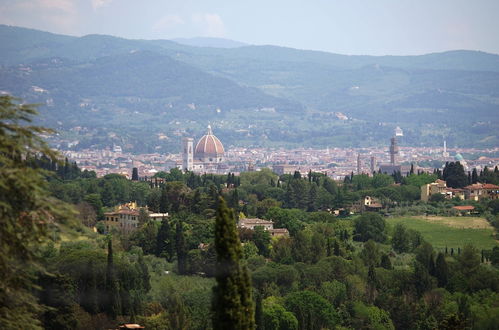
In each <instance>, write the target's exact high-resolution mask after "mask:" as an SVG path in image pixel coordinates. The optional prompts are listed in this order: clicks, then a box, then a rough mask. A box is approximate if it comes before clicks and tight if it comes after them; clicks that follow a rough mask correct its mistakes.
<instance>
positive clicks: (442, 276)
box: [435, 253, 449, 287]
mask: <svg viewBox="0 0 499 330" xmlns="http://www.w3.org/2000/svg"><path fill="white" fill-rule="evenodd" d="M435 277H436V278H437V281H438V286H439V287H445V286H446V285H447V281H448V278H449V268H448V266H447V261H445V256H444V254H443V253H439V254H438V255H437V260H436V261H435Z"/></svg>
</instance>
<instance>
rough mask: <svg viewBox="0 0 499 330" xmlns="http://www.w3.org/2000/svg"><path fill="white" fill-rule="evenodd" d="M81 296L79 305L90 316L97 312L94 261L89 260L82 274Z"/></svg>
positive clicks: (97, 299)
mask: <svg viewBox="0 0 499 330" xmlns="http://www.w3.org/2000/svg"><path fill="white" fill-rule="evenodd" d="M81 283H82V288H81V289H82V291H83V292H82V295H81V299H80V305H81V306H82V307H83V308H84V309H85V310H86V311H87V312H89V313H90V314H97V313H98V312H99V309H100V308H99V291H98V288H97V274H96V271H95V266H94V261H93V260H89V261H88V263H87V268H86V270H85V272H84V273H83V274H82V280H81Z"/></svg>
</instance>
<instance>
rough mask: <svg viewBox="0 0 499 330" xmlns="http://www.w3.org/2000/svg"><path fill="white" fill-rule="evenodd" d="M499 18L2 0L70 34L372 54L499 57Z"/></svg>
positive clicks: (415, 8) (431, 2) (243, 5)
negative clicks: (460, 52) (447, 53)
mask: <svg viewBox="0 0 499 330" xmlns="http://www.w3.org/2000/svg"><path fill="white" fill-rule="evenodd" d="M498 13H499V1H497V0H479V1H471V0H438V1H435V0H369V1H366V0H348V1H347V0H313V1H307V2H306V1H298V0H273V1H264V0H254V1H227V0H211V1H199V0H169V1H164V0H148V1H137V0H2V2H1V3H0V23H1V24H8V25H15V26H23V27H30V28H36V29H41V30H45V31H49V32H55V33H62V34H71V35H77V36H82V35H86V34H110V35H114V36H120V37H125V38H134V39H176V38H193V37H212V38H213V37H215V38H225V39H231V40H237V41H239V42H244V43H248V44H257V45H259V44H260V45H261V44H272V45H281V46H288V47H293V48H300V49H313V50H324V51H328V52H334V53H341V54H369V55H384V54H391V55H409V54H424V53H432V52H441V51H446V50H454V49H469V50H481V51H486V52H491V53H496V54H497V53H499V34H498V33H497V31H499V20H498V19H497V14H498ZM184 41H185V40H184ZM221 45H222V47H226V46H227V45H230V44H225V46H224V45H223V44H221ZM232 45H234V44H232ZM205 46H206V45H205ZM230 47H232V46H230Z"/></svg>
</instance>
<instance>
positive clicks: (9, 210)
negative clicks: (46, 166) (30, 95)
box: [0, 95, 72, 329]
mask: <svg viewBox="0 0 499 330" xmlns="http://www.w3.org/2000/svg"><path fill="white" fill-rule="evenodd" d="M36 113H37V112H36V110H35V109H34V108H33V106H31V105H28V104H21V102H20V101H19V100H17V99H14V98H12V97H10V96H7V95H2V96H0V269H1V271H0V323H1V324H2V327H4V328H10V329H29V328H39V327H40V322H39V321H38V320H37V316H36V314H37V313H38V312H40V306H39V305H38V302H37V300H36V298H35V297H34V296H33V289H34V288H33V279H35V278H36V276H35V275H36V274H37V272H35V259H36V251H37V250H38V249H39V244H40V243H41V242H42V241H43V240H44V238H45V236H46V233H47V229H48V228H50V226H51V224H52V222H53V221H54V220H58V221H61V222H65V221H66V220H67V218H68V217H69V216H71V215H72V211H71V210H69V209H67V208H66V207H64V206H63V204H62V203H60V202H59V201H57V200H56V199H55V198H53V197H52V196H51V195H50V194H49V193H48V192H47V188H46V184H45V181H44V177H45V174H46V172H45V171H43V170H42V169H40V168H34V167H33V166H31V165H32V164H31V163H30V156H31V155H34V154H40V155H44V156H45V157H46V158H48V159H50V160H51V161H52V162H54V161H56V159H57V155H56V154H55V153H54V152H53V151H52V150H51V149H50V148H49V146H48V145H47V144H46V143H45V142H44V141H43V140H42V138H41V137H40V136H41V135H42V134H50V133H52V131H50V130H48V129H44V128H42V127H38V126H34V125H31V124H30V122H31V117H32V116H33V115H35V114H36ZM36 268H37V269H40V267H39V266H36Z"/></svg>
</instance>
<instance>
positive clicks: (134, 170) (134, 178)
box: [132, 167, 139, 181]
mask: <svg viewBox="0 0 499 330" xmlns="http://www.w3.org/2000/svg"><path fill="white" fill-rule="evenodd" d="M132 181H139V170H138V169H137V168H136V167H134V168H132Z"/></svg>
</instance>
